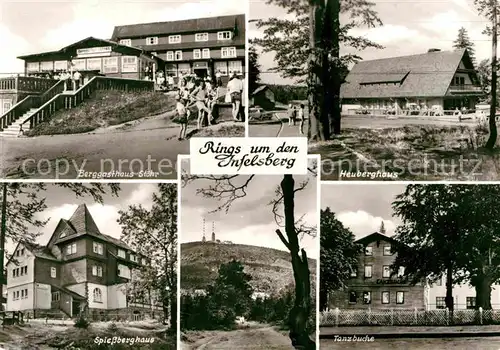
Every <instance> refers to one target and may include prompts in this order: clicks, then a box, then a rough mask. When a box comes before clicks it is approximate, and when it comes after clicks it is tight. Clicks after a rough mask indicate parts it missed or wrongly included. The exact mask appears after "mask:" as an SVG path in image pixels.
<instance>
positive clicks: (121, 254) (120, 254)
mask: <svg viewBox="0 0 500 350" xmlns="http://www.w3.org/2000/svg"><path fill="white" fill-rule="evenodd" d="M118 256H119V257H120V258H124V259H125V251H124V250H123V249H118Z"/></svg>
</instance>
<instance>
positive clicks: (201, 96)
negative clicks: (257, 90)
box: [174, 73, 243, 140]
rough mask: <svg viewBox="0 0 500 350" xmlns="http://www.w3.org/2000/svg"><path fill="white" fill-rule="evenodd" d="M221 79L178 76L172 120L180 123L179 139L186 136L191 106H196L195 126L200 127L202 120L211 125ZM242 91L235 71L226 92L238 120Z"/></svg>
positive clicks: (241, 83)
mask: <svg viewBox="0 0 500 350" xmlns="http://www.w3.org/2000/svg"><path fill="white" fill-rule="evenodd" d="M221 87H222V80H221V79H220V77H219V78H217V77H216V80H215V81H214V80H213V79H212V78H211V77H210V76H207V77H205V79H201V78H198V77H197V76H195V75H186V76H179V81H178V93H177V95H176V101H177V104H176V112H177V114H176V117H175V118H174V122H176V123H178V124H179V125H180V130H179V140H183V139H185V138H186V131H187V124H188V122H189V119H190V116H191V111H190V109H191V108H192V107H194V106H195V107H196V110H197V112H198V116H197V123H196V124H197V128H198V130H199V129H201V128H202V126H203V124H204V122H205V121H206V124H207V125H209V126H210V125H212V123H213V122H214V109H215V105H216V102H217V99H218V98H219V96H220V93H219V92H220V89H221ZM242 92H243V82H242V81H241V80H240V79H238V76H237V75H236V73H234V74H232V76H231V79H230V81H229V83H228V85H227V93H228V94H229V95H230V99H231V103H232V107H233V108H232V111H233V113H232V114H233V119H234V120H235V121H240V115H241V113H240V111H241V98H242Z"/></svg>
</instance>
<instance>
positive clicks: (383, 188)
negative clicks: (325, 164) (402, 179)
mask: <svg viewBox="0 0 500 350" xmlns="http://www.w3.org/2000/svg"><path fill="white" fill-rule="evenodd" d="M405 188H406V186H405V185H401V184H390V183H379V184H376V185H374V184H370V183H366V184H357V185H355V184H344V183H342V182H338V183H336V184H323V185H321V209H323V210H324V209H326V208H327V207H330V210H331V211H332V212H334V213H335V215H336V217H337V219H338V220H339V221H340V222H342V223H343V224H344V226H345V227H347V228H349V229H350V230H351V232H352V233H353V234H354V235H355V236H356V239H360V238H362V237H365V236H368V235H369V234H372V233H373V232H378V231H379V229H380V224H381V223H382V221H383V222H384V227H385V229H386V235H388V236H392V235H393V234H394V232H395V230H396V227H397V226H398V225H400V224H401V220H400V219H399V218H398V217H394V216H393V211H392V208H391V207H392V202H393V201H394V200H395V198H396V196H397V195H398V194H400V193H403V192H404V190H405Z"/></svg>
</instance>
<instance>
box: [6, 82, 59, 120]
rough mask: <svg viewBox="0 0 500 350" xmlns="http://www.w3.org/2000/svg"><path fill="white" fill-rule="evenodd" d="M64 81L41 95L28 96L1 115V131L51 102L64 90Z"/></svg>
mask: <svg viewBox="0 0 500 350" xmlns="http://www.w3.org/2000/svg"><path fill="white" fill-rule="evenodd" d="M64 83H65V82H64V81H62V80H60V81H58V82H57V83H55V84H54V85H53V86H52V87H51V88H50V89H48V90H47V91H45V92H44V93H43V94H41V95H28V96H26V97H25V98H24V99H22V100H21V101H20V102H18V103H16V104H15V105H14V106H12V107H11V109H9V110H8V111H7V112H5V113H4V114H3V115H0V129H4V128H6V127H8V126H9V125H10V124H12V123H13V122H14V121H15V120H16V119H17V118H19V117H20V116H22V115H23V114H24V113H26V112H27V111H28V110H29V109H31V108H36V107H40V106H41V105H42V104H43V103H45V102H46V101H48V100H50V99H51V98H52V97H54V96H55V95H57V94H59V93H61V92H62V91H63V90H64Z"/></svg>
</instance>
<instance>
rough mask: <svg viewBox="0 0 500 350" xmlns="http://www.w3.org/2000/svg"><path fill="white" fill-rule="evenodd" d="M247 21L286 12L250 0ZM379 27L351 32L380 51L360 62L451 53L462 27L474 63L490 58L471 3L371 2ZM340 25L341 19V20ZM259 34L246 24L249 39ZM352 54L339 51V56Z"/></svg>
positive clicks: (266, 64)
mask: <svg viewBox="0 0 500 350" xmlns="http://www.w3.org/2000/svg"><path fill="white" fill-rule="evenodd" d="M250 1H251V2H250V16H249V18H250V19H266V18H270V17H278V18H284V17H285V16H286V11H284V10H283V9H281V8H278V7H275V6H270V5H266V4H265V0H250ZM372 1H373V2H374V3H375V6H374V9H375V10H376V11H377V12H378V15H379V17H380V19H381V20H382V22H383V26H380V27H377V28H373V29H369V28H355V29H353V30H352V33H351V34H353V35H359V36H365V37H367V38H368V39H371V40H373V41H375V42H377V43H378V44H381V45H383V46H384V49H381V50H380V49H370V50H366V51H362V52H358V54H359V55H360V56H361V57H362V58H363V59H364V60H371V59H378V58H387V57H395V56H404V55H411V54H419V53H425V52H427V50H428V49H430V48H438V49H441V50H451V49H452V44H453V41H454V40H455V39H456V37H457V33H458V29H459V28H460V27H464V28H465V29H467V31H468V33H469V38H470V39H471V40H472V41H473V42H474V44H475V49H476V57H477V59H478V62H479V61H480V60H481V59H485V58H489V57H491V41H490V40H489V39H488V37H487V36H485V35H483V34H481V32H482V31H483V29H484V28H485V27H486V25H487V22H486V20H485V19H484V17H482V16H480V15H478V13H477V11H476V10H475V8H474V6H473V0H372ZM341 22H342V17H341ZM261 35H262V33H261V32H260V31H259V30H258V29H257V28H256V26H255V24H253V23H250V25H249V31H248V36H249V38H250V39H251V38H255V37H260V36H261ZM347 52H349V53H352V52H353V51H346V50H345V49H344V50H343V53H347ZM273 57H274V55H273V54H265V55H261V57H260V61H259V63H260V64H261V66H262V70H263V71H266V70H268V69H269V68H271V67H273V65H274V61H273ZM262 81H263V82H265V83H281V84H288V83H289V81H288V80H285V79H282V78H280V77H279V76H278V75H276V74H269V73H264V74H262Z"/></svg>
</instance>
